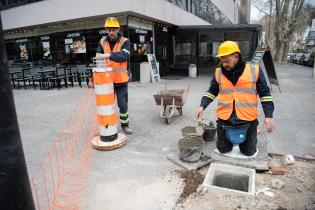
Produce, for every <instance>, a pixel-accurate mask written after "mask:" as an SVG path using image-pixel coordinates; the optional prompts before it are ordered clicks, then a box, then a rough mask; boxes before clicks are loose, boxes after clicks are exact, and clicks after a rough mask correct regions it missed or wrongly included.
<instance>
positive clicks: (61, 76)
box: [49, 66, 68, 90]
mask: <svg viewBox="0 0 315 210" xmlns="http://www.w3.org/2000/svg"><path fill="white" fill-rule="evenodd" d="M62 81H63V82H64V86H65V87H66V88H67V87H68V83H67V76H66V67H65V66H57V67H56V73H55V75H54V77H51V78H49V82H50V84H51V88H52V89H53V88H54V87H56V86H57V87H58V89H59V90H60V88H61V87H62V84H61V83H62Z"/></svg>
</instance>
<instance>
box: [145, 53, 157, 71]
mask: <svg viewBox="0 0 315 210" xmlns="http://www.w3.org/2000/svg"><path fill="white" fill-rule="evenodd" d="M147 56H148V62H149V64H150V68H151V74H152V76H158V75H160V73H159V67H158V65H157V62H156V58H155V55H154V54H148V55H147Z"/></svg>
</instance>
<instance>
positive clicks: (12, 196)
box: [0, 16, 35, 210]
mask: <svg viewBox="0 0 315 210" xmlns="http://www.w3.org/2000/svg"><path fill="white" fill-rule="evenodd" d="M0 52H1V53H0V98H1V99H0V116H1V117H0V209H6V210H15V209H20V210H22V209H25V210H33V209H35V207H34V202H33V196H32V191H31V187H30V183H29V178H28V174H27V169H26V164H25V159H24V153H23V148H22V142H21V137H20V132H19V126H18V122H17V117H16V112H15V106H14V101H13V94H12V88H11V82H10V78H9V72H8V61H7V54H6V50H5V45H4V36H3V30H2V22H1V16H0Z"/></svg>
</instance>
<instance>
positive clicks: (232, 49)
mask: <svg viewBox="0 0 315 210" xmlns="http://www.w3.org/2000/svg"><path fill="white" fill-rule="evenodd" d="M236 52H238V53H241V51H240V48H239V47H238V45H237V44H236V42H232V41H225V42H223V43H222V44H220V46H219V49H218V54H217V57H222V56H225V55H231V54H232V53H236Z"/></svg>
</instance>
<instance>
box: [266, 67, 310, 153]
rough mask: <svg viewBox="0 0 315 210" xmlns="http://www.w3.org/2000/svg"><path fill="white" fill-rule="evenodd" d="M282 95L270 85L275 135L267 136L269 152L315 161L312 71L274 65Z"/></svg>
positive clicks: (304, 68)
mask: <svg viewBox="0 0 315 210" xmlns="http://www.w3.org/2000/svg"><path fill="white" fill-rule="evenodd" d="M276 71H277V74H278V78H279V83H280V88H281V91H282V93H281V94H280V93H279V90H278V88H277V87H276V86H273V91H272V95H273V97H274V102H275V112H274V118H275V123H276V132H274V133H273V134H270V149H269V152H270V153H277V154H292V155H294V156H299V157H304V158H311V159H315V137H314V128H315V106H314V104H315V79H312V71H313V68H310V67H305V66H301V65H295V64H288V65H281V66H276Z"/></svg>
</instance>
